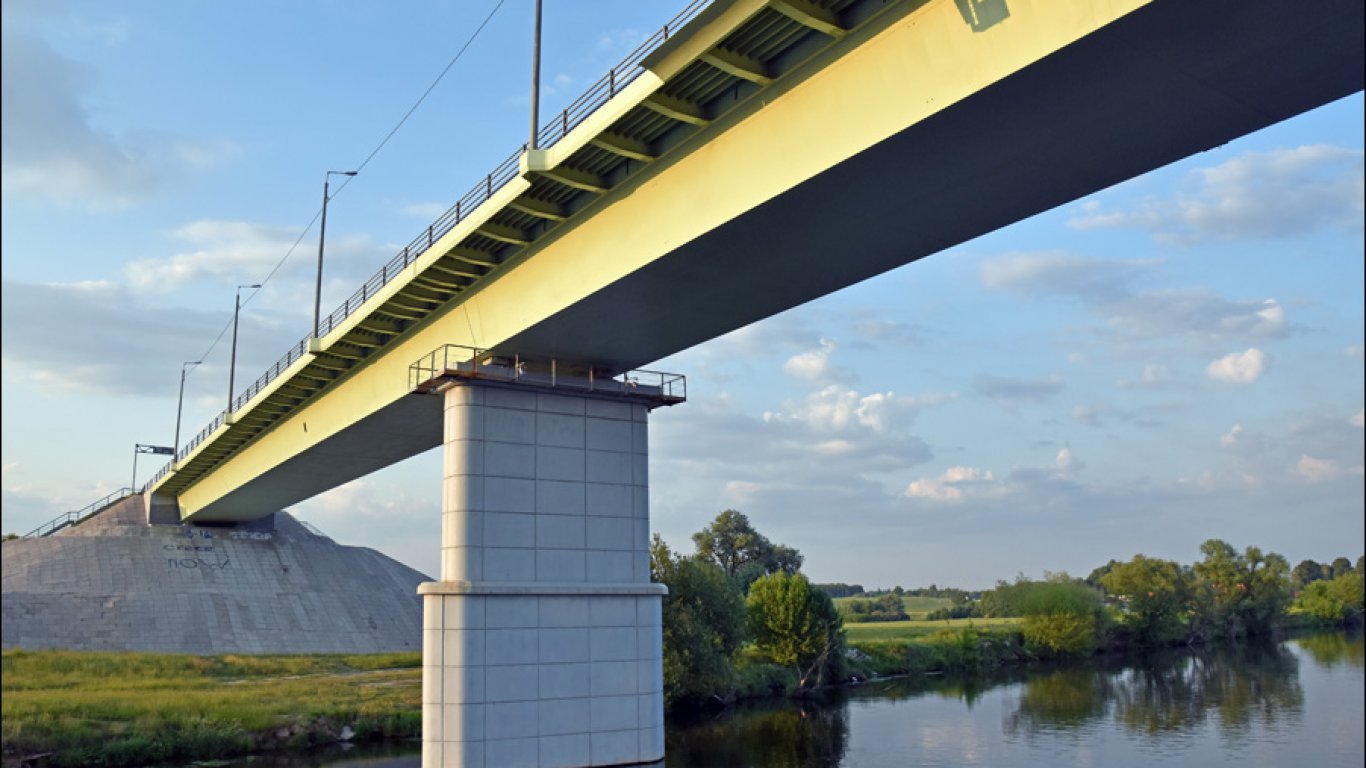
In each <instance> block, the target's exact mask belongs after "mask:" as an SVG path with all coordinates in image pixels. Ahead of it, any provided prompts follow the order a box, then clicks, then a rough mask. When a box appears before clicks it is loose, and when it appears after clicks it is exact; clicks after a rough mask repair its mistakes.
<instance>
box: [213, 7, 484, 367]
mask: <svg viewBox="0 0 1366 768" xmlns="http://www.w3.org/2000/svg"><path fill="white" fill-rule="evenodd" d="M505 2H507V0H498V2H497V3H495V4H494V6H493V8H492V10H490V11H489V12H488V15H486V16H485V17H484V20H483V21H482V22H480V23H479V26H478V27H476V28H475V30H474V32H472V33H471V34H470V36H469V38H467V39H466V40H465V44H464V45H462V46H460V50H458V51H456V52H455V55H454V56H452V57H451V60H450V61H449V62H447V64H446V67H445V68H444V69H442V70H441V73H440V74H438V75H437V76H436V79H435V80H433V81H432V84H431V85H429V86H427V90H425V91H423V92H422V95H421V96H419V97H418V98H417V101H415V102H413V105H412V106H411V107H409V108H408V111H407V112H405V113H404V114H403V117H402V118H400V119H399V121H398V122H397V123H396V124H395V125H394V127H393V128H391V129H390V130H389V132H388V133H387V134H385V135H384V138H383V139H382V140H380V142H379V144H377V145H376V146H375V148H374V149H373V150H371V151H370V154H368V155H366V156H365V159H364V160H362V161H361V163H360V165H358V166H356V170H357V171H360V170H362V169H364V168H365V166H367V165H369V164H370V161H371V160H373V159H374V158H375V156H376V155H378V154H379V152H380V150H382V149H384V146H385V145H386V144H388V143H389V140H390V139H392V138H393V137H394V134H396V133H398V131H399V129H400V128H402V127H403V124H404V123H406V122H408V118H410V117H412V116H413V113H414V112H416V111H417V109H418V107H420V106H422V103H423V102H424V101H426V100H427V97H428V96H430V95H431V93H432V91H434V90H436V86H437V85H439V84H440V83H441V81H442V79H444V78H445V77H446V74H447V73H449V72H450V71H451V68H452V67H454V66H455V64H456V62H458V61H460V58H461V57H462V56H464V55H465V51H466V50H468V49H469V47H470V45H472V44H473V43H474V41H475V40H476V39H478V37H479V35H480V33H482V32H483V31H484V28H485V27H487V26H488V24H489V22H490V21H492V20H493V17H494V15H495V14H497V13H498V10H499V9H500V8H502V7H503V4H504V3H505ZM354 178H355V177H354V176H347V177H345V181H343V182H342V183H341V184H339V185H338V186H337V190H336V191H335V192H333V193H332V194H331V196H330V197H329V199H331V198H335V197H336V196H337V195H339V194H341V192H342V190H344V189H346V186H347V185H348V184H350V183H351V181H352V179H354ZM321 217H322V208H319V209H318V211H317V212H316V213H314V214H313V218H312V219H310V220H309V222H308V224H307V225H305V226H304V229H303V231H302V232H300V233H299V236H298V237H297V238H295V240H294V243H293V245H291V246H289V250H287V251H285V254H284V256H281V257H280V260H279V261H277V262H276V263H275V266H274V267H272V268H271V270H270V272H269V273H268V274H267V275H266V276H265V278H264V279H262V280H261V282H260V284H259V285H258V286H257V287H256V288H254V289H252V291H251V293H249V294H247V297H246V299H245V300H243V301H242V304H241V306H243V307H245V306H246V305H247V304H249V303H251V300H252V299H253V298H255V296H256V294H258V293H260V292H261V289H262V288H264V287H265V285H266V283H268V282H270V279H271V278H272V277H274V276H275V273H276V272H279V271H280V268H281V267H283V266H284V265H285V262H286V261H288V260H289V257H290V256H292V255H294V251H295V250H296V249H297V248H298V247H299V243H301V242H303V239H304V237H305V236H306V235H308V233H309V232H310V231H312V230H313V225H314V224H316V223H317V222H318V219H319V218H321ZM230 327H232V321H231V320H229V321H228V322H227V323H225V324H224V325H223V329H222V330H220V331H219V332H218V335H217V336H215V337H214V340H213V343H212V344H210V345H209V348H208V349H206V350H204V353H203V354H202V355H200V356H199V357H198V359H199V360H207V359H208V357H209V354H210V353H212V352H213V350H214V349H215V348H216V347H217V346H218V342H220V341H222V340H223V336H224V335H225V334H226V333H227V332H228V328H230ZM194 370H195V369H193V368H192V369H190V372H191V373H193V372H194Z"/></svg>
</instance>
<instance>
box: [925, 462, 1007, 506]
mask: <svg viewBox="0 0 1366 768" xmlns="http://www.w3.org/2000/svg"><path fill="white" fill-rule="evenodd" d="M994 480H995V478H993V477H992V475H991V470H986V469H979V468H977V467H949V468H948V469H946V470H944V471H943V473H941V474H940V475H939V476H938V477H935V478H921V479H919V480H916V481H914V482H912V483H911V484H910V485H908V486H906V490H905V492H904V495H906V496H909V497H911V498H914V499H928V500H930V501H948V502H959V501H962V500H963V497H964V494H965V493H966V492H970V491H971V490H972V489H973V488H975V487H980V486H983V485H987V484H990V483H993V482H994Z"/></svg>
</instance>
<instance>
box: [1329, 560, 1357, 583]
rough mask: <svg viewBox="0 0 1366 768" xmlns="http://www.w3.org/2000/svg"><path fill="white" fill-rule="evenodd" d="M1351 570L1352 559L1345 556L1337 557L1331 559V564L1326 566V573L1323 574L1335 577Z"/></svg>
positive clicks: (1344, 574)
mask: <svg viewBox="0 0 1366 768" xmlns="http://www.w3.org/2000/svg"><path fill="white" fill-rule="evenodd" d="M1351 572H1352V561H1351V560H1348V559H1347V558H1345V557H1338V558H1334V559H1333V564H1332V565H1330V566H1329V567H1328V573H1327V574H1325V576H1327V577H1328V578H1330V579H1336V578H1337V577H1339V576H1346V575H1347V574H1349V573H1351Z"/></svg>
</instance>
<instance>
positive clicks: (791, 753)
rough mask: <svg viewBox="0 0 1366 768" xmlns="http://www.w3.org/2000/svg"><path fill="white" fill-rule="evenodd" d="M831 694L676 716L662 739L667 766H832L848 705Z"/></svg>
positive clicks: (840, 751)
mask: <svg viewBox="0 0 1366 768" xmlns="http://www.w3.org/2000/svg"><path fill="white" fill-rule="evenodd" d="M838 698H842V697H838V696H832V697H829V698H827V699H824V700H821V701H820V702H819V703H817V702H814V701H806V702H801V703H796V704H787V703H779V704H770V705H768V706H754V707H745V708H743V710H742V711H734V710H732V711H730V712H726V713H722V714H720V715H719V716H716V717H713V718H710V719H703V718H697V719H692V720H691V722H688V721H685V720H684V719H683V718H675V721H674V722H670V728H669V733H668V736H667V737H666V739H665V745H664V755H665V757H664V763H665V765H666V766H669V767H670V768H673V767H674V766H703V765H705V766H714V767H715V768H792V767H793V766H804V767H805V766H810V768H833V766H838V765H840V764H841V763H842V762H843V760H844V753H845V750H846V749H847V746H848V741H849V707H848V705H847V703H846V702H844V701H839V700H836V699H838Z"/></svg>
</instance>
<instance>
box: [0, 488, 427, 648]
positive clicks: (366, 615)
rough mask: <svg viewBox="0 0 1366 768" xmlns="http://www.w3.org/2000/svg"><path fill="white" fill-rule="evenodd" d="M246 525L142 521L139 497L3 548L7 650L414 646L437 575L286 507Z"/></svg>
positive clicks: (0, 635) (2, 628)
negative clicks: (339, 535)
mask: <svg viewBox="0 0 1366 768" xmlns="http://www.w3.org/2000/svg"><path fill="white" fill-rule="evenodd" d="M273 518H274V519H273V523H268V524H256V525H252V526H239V527H206V526H193V525H147V524H146V511H145V508H144V506H143V501H142V497H140V496H133V497H129V498H127V499H124V500H123V501H121V502H119V503H117V504H115V505H113V506H111V507H109V508H107V509H105V510H103V511H102V512H100V513H99V514H98V515H96V516H94V517H92V518H90V519H88V520H86V521H84V522H82V523H81V524H80V525H76V526H73V527H70V528H66V529H63V530H61V531H60V532H58V533H57V534H55V535H52V536H46V537H39V538H31V539H17V540H11V541H6V542H4V545H3V558H0V560H2V562H3V598H4V599H3V615H2V616H0V619H3V622H2V623H0V642H2V643H3V646H4V647H5V648H27V649H39V648H67V649H75V650H100V651H161V652H175V653H195V654H221V653H379V652H386V651H404V650H408V651H411V650H420V649H421V647H422V646H421V643H422V603H421V601H420V600H419V599H418V596H417V585H418V584H419V583H422V582H424V581H430V578H429V577H427V576H424V575H423V574H421V573H419V572H418V571H415V570H413V569H412V568H409V567H407V566H405V565H403V564H402V563H399V562H398V561H396V560H393V559H392V558H389V557H386V556H385V555H383V554H381V553H379V552H376V551H374V550H372V549H367V548H364V547H349V546H342V545H339V544H337V543H336V542H334V541H332V540H331V539H330V538H328V537H327V536H324V535H321V534H320V533H316V532H314V531H311V530H309V528H307V527H305V526H304V525H303V524H301V523H300V522H299V521H298V520H295V519H294V518H293V517H292V516H291V515H289V514H288V513H286V512H279V513H276V514H275V515H274V516H273Z"/></svg>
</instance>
